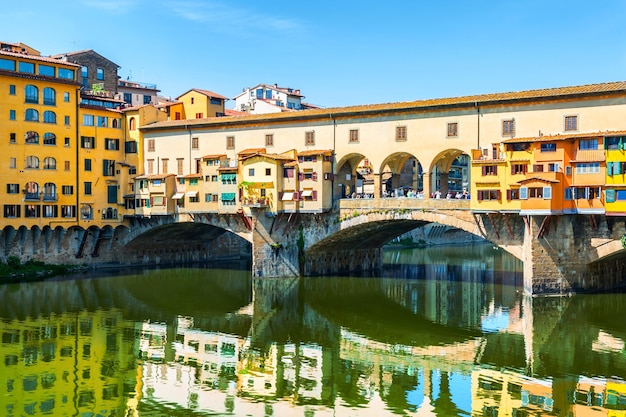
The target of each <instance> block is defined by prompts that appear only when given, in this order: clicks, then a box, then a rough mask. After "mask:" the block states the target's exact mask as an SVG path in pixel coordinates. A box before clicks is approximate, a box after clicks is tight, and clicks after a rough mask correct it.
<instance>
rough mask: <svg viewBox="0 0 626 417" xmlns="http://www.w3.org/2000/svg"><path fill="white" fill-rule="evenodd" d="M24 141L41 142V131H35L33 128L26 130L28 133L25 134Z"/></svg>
mask: <svg viewBox="0 0 626 417" xmlns="http://www.w3.org/2000/svg"><path fill="white" fill-rule="evenodd" d="M24 143H28V144H37V143H39V133H37V132H33V131H32V130H30V131H28V132H26V134H25V135H24Z"/></svg>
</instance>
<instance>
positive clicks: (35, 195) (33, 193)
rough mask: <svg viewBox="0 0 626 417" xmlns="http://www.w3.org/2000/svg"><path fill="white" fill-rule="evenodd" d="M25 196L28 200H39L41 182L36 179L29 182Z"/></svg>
mask: <svg viewBox="0 0 626 417" xmlns="http://www.w3.org/2000/svg"><path fill="white" fill-rule="evenodd" d="M24 198H25V199H27V200H39V184H37V183H36V182H34V181H31V182H27V183H26V187H25V189H24Z"/></svg>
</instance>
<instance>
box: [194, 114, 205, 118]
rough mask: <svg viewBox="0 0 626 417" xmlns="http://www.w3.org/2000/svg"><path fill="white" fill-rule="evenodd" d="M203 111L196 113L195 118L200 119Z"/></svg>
mask: <svg viewBox="0 0 626 417" xmlns="http://www.w3.org/2000/svg"><path fill="white" fill-rule="evenodd" d="M203 116H204V113H196V119H202V117H203Z"/></svg>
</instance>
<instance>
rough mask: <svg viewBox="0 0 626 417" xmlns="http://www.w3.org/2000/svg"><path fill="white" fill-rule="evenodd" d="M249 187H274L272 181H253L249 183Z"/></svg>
mask: <svg viewBox="0 0 626 417" xmlns="http://www.w3.org/2000/svg"><path fill="white" fill-rule="evenodd" d="M249 187H250V188H274V183H273V182H272V181H267V182H253V183H252V184H250V185H249Z"/></svg>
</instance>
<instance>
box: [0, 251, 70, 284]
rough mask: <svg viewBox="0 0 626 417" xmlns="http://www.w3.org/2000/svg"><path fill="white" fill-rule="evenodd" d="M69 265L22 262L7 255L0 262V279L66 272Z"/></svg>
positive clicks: (35, 276) (46, 275)
mask: <svg viewBox="0 0 626 417" xmlns="http://www.w3.org/2000/svg"><path fill="white" fill-rule="evenodd" d="M69 272H71V267H69V266H67V265H48V264H46V263H44V262H41V261H33V260H30V261H26V262H24V263H22V262H21V261H20V259H19V258H18V257H17V256H9V257H8V258H7V261H6V263H0V279H1V280H2V281H3V282H7V281H13V280H15V281H18V280H20V279H24V278H40V277H49V276H53V275H61V274H67V273H69Z"/></svg>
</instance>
